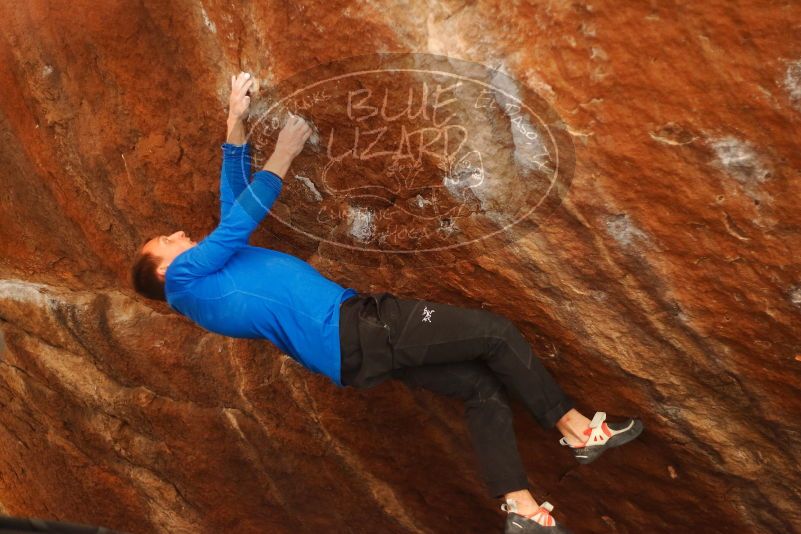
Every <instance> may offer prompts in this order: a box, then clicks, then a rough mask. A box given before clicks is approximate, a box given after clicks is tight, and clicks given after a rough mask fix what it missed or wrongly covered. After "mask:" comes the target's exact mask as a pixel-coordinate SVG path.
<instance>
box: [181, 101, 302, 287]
mask: <svg viewBox="0 0 801 534" xmlns="http://www.w3.org/2000/svg"><path fill="white" fill-rule="evenodd" d="M310 135H311V128H310V127H309V125H308V124H306V122H305V121H304V120H303V119H301V118H300V117H297V116H294V115H293V116H290V118H289V119H288V120H287V123H286V125H285V126H284V127H283V129H282V130H281V132H280V133H279V134H278V141H277V142H276V144H275V150H274V151H273V154H272V156H270V159H268V160H267V163H265V165H264V169H262V170H260V171H259V172H257V173H256V174H254V175H253V182H252V183H251V184H249V185H248V186H247V187H246V188H245V189H244V190H243V191H242V192H241V193H240V194H239V196H238V197H237V198H236V201H235V202H234V203H233V204H232V205H231V207H230V209H229V210H228V212H227V213H226V215H225V217H224V218H223V219H222V220H221V221H220V224H219V226H217V228H215V229H214V231H213V232H212V233H211V234H209V235H208V237H206V238H205V239H203V240H202V241H201V242H200V243H198V244H197V245H195V246H194V247H192V248H191V249H189V250H187V251H186V252H184V253H183V254H181V256H180V257H182V258H184V257H185V258H184V259H185V261H181V262H180V266H179V267H178V268H177V269H175V270H174V271H171V278H172V279H174V280H176V281H183V282H186V281H188V280H189V279H192V278H197V277H202V276H208V275H210V274H212V273H215V272H217V271H219V270H220V269H222V267H223V266H224V265H225V264H226V263H227V262H228V260H229V259H230V257H231V256H232V255H233V254H234V252H236V250H237V249H239V248H242V247H244V246H246V245H247V244H248V239H249V238H250V234H251V233H253V230H255V229H256V227H257V226H258V225H259V223H261V221H262V219H264V217H265V215H267V212H268V211H269V210H270V208H271V207H272V205H273V203H274V202H275V199H276V198H278V194H279V193H280V192H281V187H282V185H283V180H282V178H281V177H282V176H283V175H285V174H286V172H287V170H289V166H290V165H291V164H292V161H293V160H294V159H295V158H296V157H297V156H298V154H300V152H301V150H302V149H303V145H304V144H305V143H306V140H307V139H308V138H309V136H310ZM279 173H280V174H279ZM174 263H175V262H174Z"/></svg>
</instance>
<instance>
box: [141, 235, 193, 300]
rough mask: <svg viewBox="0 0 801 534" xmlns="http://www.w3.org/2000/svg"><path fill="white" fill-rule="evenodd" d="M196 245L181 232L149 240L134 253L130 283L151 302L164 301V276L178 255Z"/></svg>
mask: <svg viewBox="0 0 801 534" xmlns="http://www.w3.org/2000/svg"><path fill="white" fill-rule="evenodd" d="M195 245H197V243H196V242H195V241H192V240H191V239H189V237H187V235H186V234H185V233H184V232H183V231H180V232H175V233H174V234H171V235H159V236H156V237H154V238H153V239H149V240H148V241H147V242H146V243H145V244H144V245H142V248H140V249H139V251H138V252H137V253H136V259H135V260H134V264H133V267H131V281H132V282H133V286H134V289H135V290H136V292H137V293H139V294H140V295H142V296H144V297H147V298H149V299H153V300H166V297H165V295H164V275H165V273H166V272H167V267H169V266H170V264H171V263H172V261H173V260H174V259H175V258H177V257H178V255H179V254H181V253H182V252H185V251H187V250H189V249H190V248H192V247H194V246H195Z"/></svg>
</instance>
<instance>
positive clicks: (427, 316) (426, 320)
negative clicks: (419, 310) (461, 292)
mask: <svg viewBox="0 0 801 534" xmlns="http://www.w3.org/2000/svg"><path fill="white" fill-rule="evenodd" d="M435 311H437V310H429V309H428V306H426V307H425V308H423V322H424V323H430V322H431V314H432V313H434V312H435Z"/></svg>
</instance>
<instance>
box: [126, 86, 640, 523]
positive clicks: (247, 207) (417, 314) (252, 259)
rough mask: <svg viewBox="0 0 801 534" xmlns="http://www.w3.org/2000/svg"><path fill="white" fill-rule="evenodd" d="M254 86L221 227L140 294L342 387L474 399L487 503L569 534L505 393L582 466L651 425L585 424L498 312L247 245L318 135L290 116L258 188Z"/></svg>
mask: <svg viewBox="0 0 801 534" xmlns="http://www.w3.org/2000/svg"><path fill="white" fill-rule="evenodd" d="M252 84H253V80H252V78H251V77H250V75H249V74H247V73H240V74H239V75H237V76H233V77H232V78H231V96H230V101H229V118H228V133H227V139H226V142H225V143H224V144H223V145H222V151H223V160H222V173H221V174H222V176H221V179H220V206H221V217H220V223H219V225H218V226H217V228H215V229H214V231H212V232H211V233H210V234H209V235H208V236H207V237H206V238H205V239H202V240H201V241H200V242H195V241H193V240H191V239H190V238H189V237H188V236H187V235H186V234H185V233H184V232H182V231H180V232H175V233H173V234H170V235H161V236H157V237H154V238H153V239H150V240H148V241H147V242H146V243H145V244H144V245H143V246H142V248H141V249H140V250H139V251H138V253H137V256H136V260H135V262H134V265H133V267H132V282H133V285H134V287H135V289H136V291H137V292H139V293H140V294H142V295H143V296H145V297H148V298H151V299H157V300H166V302H167V303H168V304H169V306H170V307H171V308H172V309H174V310H175V311H177V312H178V313H180V314H182V315H184V316H186V317H188V318H189V319H191V320H193V321H194V322H196V323H197V324H199V325H200V326H202V327H203V328H205V329H206V330H209V331H211V332H216V333H219V334H223V335H226V336H231V337H240V338H263V339H268V340H270V341H271V342H273V343H274V344H275V345H276V346H277V347H278V348H280V349H281V350H282V351H283V352H285V353H286V354H288V355H290V356H291V357H293V358H294V359H296V360H297V361H298V362H299V363H301V364H302V365H303V366H305V367H306V368H308V369H310V370H311V371H314V372H318V373H322V374H324V375H326V376H328V377H329V378H330V379H331V380H332V381H334V383H336V384H337V385H339V386H352V387H355V388H369V387H372V386H375V385H377V384H379V383H381V382H382V381H384V380H387V379H397V380H401V381H403V382H404V383H406V384H407V385H408V386H410V387H415V388H426V389H428V390H430V391H434V392H437V393H440V394H443V395H448V396H453V397H458V398H461V399H463V400H464V401H465V414H466V419H467V425H468V428H469V431H470V435H471V439H472V443H473V447H474V450H475V453H476V456H477V459H478V464H479V467H480V472H481V475H482V478H483V480H484V481H485V483H486V489H487V492H488V494H489V495H490V496H491V497H493V498H503V499H504V500H505V502H504V503H503V504H502V505H501V509H503V510H504V511H506V512H508V514H507V521H506V532H507V533H510V532H511V533H521V534H527V533H534V532H537V533H548V534H559V533H563V532H568V530H567V529H566V528H564V527H563V526H561V524H560V525H557V524H556V522H555V520H554V518H553V516H552V515H551V513H550V512H551V511H552V510H553V506H552V505H551V504H550V503H548V502H542V503H538V502H536V501H535V500H534V497H533V496H532V494H531V493H530V492H529V489H528V488H529V484H528V478H527V476H526V473H525V471H524V469H523V464H522V462H521V460H520V456H519V454H518V450H517V445H516V442H515V435H514V430H513V427H512V411H511V409H510V407H509V404H508V398H507V394H511V395H512V396H514V397H516V398H517V399H519V400H520V401H521V402H522V403H523V404H524V405H525V407H526V408H527V410H528V411H529V412H530V413H531V415H532V416H533V417H534V418H535V419H536V420H537V421H538V422H539V424H541V425H542V426H543V427H545V428H554V427H555V428H556V429H557V430H558V431H559V432H560V433H561V434H562V438H561V439H560V444H561V445H563V446H566V447H569V450H570V451H571V453H572V454H573V456H574V457H575V459H576V460H577V461H578V462H579V463H582V464H586V463H590V462H592V461H594V460H595V459H596V458H598V457H599V456H600V455H601V454H602V453H603V452H605V451H606V450H608V449H609V448H611V447H617V446H619V445H623V444H624V443H627V442H629V441H631V440H632V439H634V438H636V437H637V436H638V435H639V434H640V432H642V429H643V426H642V423H641V422H640V421H639V420H638V419H627V420H625V421H622V422H617V423H615V422H607V421H605V417H606V414H605V413H604V412H596V413H595V415H594V416H593V417H592V419H588V418H587V417H585V416H583V415H582V414H581V413H579V412H578V410H576V409H575V407H574V402H573V400H572V399H571V398H569V397H568V396H567V395H566V394H565V393H564V392H563V391H562V390H561V388H560V387H559V385H558V384H557V383H556V382H555V381H554V379H553V378H552V377H551V375H550V374H549V373H548V372H547V370H546V369H545V367H544V366H543V365H542V363H541V362H540V360H539V359H538V358H537V357H536V356H535V355H534V354H533V353H532V351H531V347H530V346H529V344H528V343H527V342H526V340H525V338H524V337H523V335H522V334H521V333H520V331H519V330H518V329H517V327H516V326H515V325H514V324H513V323H512V321H510V320H509V319H507V318H505V317H503V316H501V315H498V314H495V313H493V312H490V311H487V310H483V309H471V308H460V307H456V306H451V305H447V304H443V303H439V302H432V301H428V300H409V299H403V298H399V297H396V296H395V295H393V294H391V293H387V292H383V293H359V292H357V291H356V290H355V289H353V288H345V287H342V286H341V285H339V284H337V283H336V282H333V281H331V280H329V279H327V278H325V277H324V276H322V275H321V274H320V273H319V272H318V271H317V270H316V269H314V268H313V267H312V266H311V265H309V264H308V263H306V262H305V261H303V260H301V259H299V258H296V257H294V256H291V255H289V254H285V253H282V252H278V251H276V250H270V249H266V248H260V247H253V246H250V245H248V239H249V237H250V235H251V233H252V232H253V231H254V230H255V229H256V227H257V226H258V225H259V223H260V222H261V221H262V219H263V218H264V217H265V216H266V214H267V212H268V211H269V210H270V207H271V206H272V204H273V202H274V201H275V200H276V198H277V197H278V195H279V194H280V192H281V188H282V185H283V178H284V177H285V176H286V174H287V171H288V170H289V167H290V166H291V164H292V161H293V160H294V158H295V157H296V156H298V154H300V152H301V150H302V149H303V146H304V144H305V142H306V140H307V139H308V138H309V135H310V133H311V128H310V127H309V126H308V125H307V124H306V123H305V122H304V121H303V120H302V119H301V118H299V117H295V116H293V117H290V118H289V119H288V121H287V123H286V125H285V126H284V127H283V129H282V130H281V131H280V132H279V135H278V139H277V142H276V146H275V149H274V151H273V153H272V155H271V156H270V158H269V159H268V160H267V162H266V163H265V164H264V167H263V169H261V170H260V171H258V172H256V173H255V174H254V175H253V179H252V181H251V179H250V154H249V146H248V144H247V143H246V138H245V128H244V125H243V122H242V118H243V116H244V115H245V113H246V112H247V110H248V106H249V104H250V97H249V96H248V91H249V90H250V88H251V86H252Z"/></svg>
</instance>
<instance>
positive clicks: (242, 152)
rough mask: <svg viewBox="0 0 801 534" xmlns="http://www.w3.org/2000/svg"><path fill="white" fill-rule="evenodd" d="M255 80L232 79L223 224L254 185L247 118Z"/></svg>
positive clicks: (244, 75)
mask: <svg viewBox="0 0 801 534" xmlns="http://www.w3.org/2000/svg"><path fill="white" fill-rule="evenodd" d="M252 85H253V79H252V78H251V76H250V74H248V73H247V72H240V73H239V74H238V75H236V76H231V96H230V97H229V99H228V131H227V133H226V135H225V143H224V144H223V145H222V151H223V161H222V170H221V171H220V220H222V219H224V218H225V216H226V214H227V213H228V210H230V209H231V206H232V205H233V203H234V200H235V199H236V197H238V196H239V195H240V194H241V193H242V191H244V190H245V188H246V187H247V186H248V185H249V184H250V147H249V146H248V145H247V143H246V141H247V139H246V138H245V125H244V123H243V122H242V119H243V117H244V116H245V114H246V113H247V111H248V107H249V106H250V97H249V96H248V91H249V90H250V88H251V86H252Z"/></svg>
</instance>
